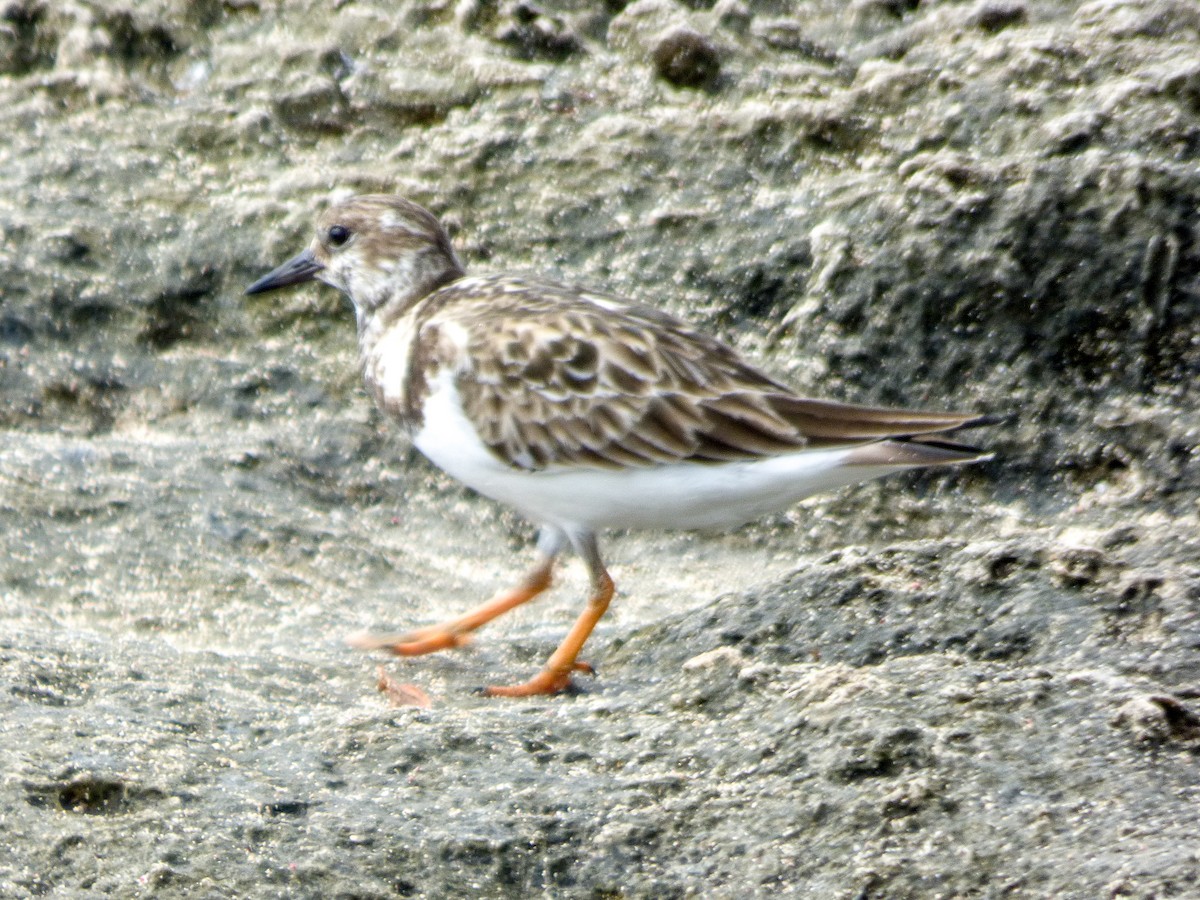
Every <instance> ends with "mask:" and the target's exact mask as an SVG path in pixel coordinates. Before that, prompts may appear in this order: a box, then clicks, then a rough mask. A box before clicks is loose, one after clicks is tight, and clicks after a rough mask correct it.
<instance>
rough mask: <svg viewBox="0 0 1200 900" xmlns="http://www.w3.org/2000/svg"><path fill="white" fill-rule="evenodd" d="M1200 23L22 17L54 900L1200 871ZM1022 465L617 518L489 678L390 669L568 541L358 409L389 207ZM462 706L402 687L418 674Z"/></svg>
mask: <svg viewBox="0 0 1200 900" xmlns="http://www.w3.org/2000/svg"><path fill="white" fill-rule="evenodd" d="M1198 42H1200V9H1198V8H1197V7H1196V5H1195V4H1194V3H1192V2H1184V0H1176V2H1171V0H1160V2H1133V0H1129V2H1121V0H1102V2H1089V3H1071V2H1061V3H1052V2H1034V0H1031V2H1021V0H982V2H974V3H951V2H921V3H891V2H874V0H864V2H855V3H843V2H833V0H829V2H820V0H814V2H806V3H796V4H792V3H782V2H780V3H775V2H769V0H763V2H739V0H720V2H718V3H716V4H715V5H713V6H710V5H709V4H707V3H704V2H692V3H687V4H678V3H674V2H671V0H638V2H634V3H628V4H624V3H621V2H611V3H607V4H593V3H585V2H566V0H564V2H561V3H549V2H548V3H545V4H543V5H542V6H535V5H533V4H531V3H526V2H518V3H496V2H488V0H464V2H459V3H449V2H445V0H414V2H404V3H399V4H384V3H378V4H376V3H369V2H365V0H357V2H355V0H351V2H345V3H327V2H326V3H315V2H311V3H310V2H303V0H302V2H295V3H292V2H289V3H271V2H261V0H247V2H225V3H218V2H215V0H212V2H209V0H206V2H200V3H196V2H183V0H157V2H149V3H137V4H134V3H128V2H119V0H112V2H71V0H67V2H42V0H14V2H10V3H7V4H6V5H4V7H3V9H2V10H0V120H2V125H3V129H4V130H3V138H0V233H2V235H3V240H0V271H2V272H3V281H2V283H0V397H2V398H3V402H2V403H0V688H2V690H0V710H2V711H0V771H2V772H3V779H0V834H2V835H3V843H4V845H5V848H6V852H5V853H4V854H0V896H2V897H5V898H7V897H13V898H24V897H35V896H53V897H101V896H117V897H133V896H150V895H154V896H162V897H176V896H178V897H212V898H217V897H230V896H237V897H250V898H260V897H262V898H265V897H297V896H299V897H343V898H350V897H354V898H365V897H380V898H382V897H395V896H410V897H433V898H440V897H466V896H471V897H474V896H478V897H531V896H547V897H584V898H615V897H647V898H648V897H654V898H669V897H768V896H772V897H774V896H780V895H782V896H796V897H832V898H852V897H853V898H858V897H863V898H865V897H888V898H908V897H911V898H926V897H1001V896H1003V897H1079V898H1095V897H1138V898H1168V897H1194V896H1197V895H1200V845H1198V844H1197V840H1196V835H1197V834H1200V522H1198V521H1197V520H1198V514H1197V509H1198V501H1200V466H1198V465H1197V461H1198V460H1197V457H1198V455H1200V452H1198V450H1197V446H1198V442H1200V414H1198V413H1197V408H1198V406H1200V404H1198V400H1200V398H1198V396H1197V383H1198V376H1200V341H1198V338H1197V334H1198V333H1200V330H1198V327H1197V326H1198V325H1200V244H1198V242H1197V229H1198V226H1200V217H1198V214H1197V206H1198V201H1200V165H1198V164H1197V163H1198V157H1200V59H1198V57H1197V55H1196V49H1195V48H1196V47H1197V45H1198ZM364 190H387V191H397V192H400V193H404V194H406V195H408V196H410V197H412V198H413V199H415V200H417V201H419V202H422V203H424V204H426V205H428V206H429V207H430V208H432V209H433V210H434V211H435V212H437V213H438V214H439V215H440V216H442V217H443V219H444V221H446V222H447V223H448V225H449V227H450V228H451V231H452V233H453V235H454V239H455V243H456V246H457V247H458V248H459V249H460V253H461V256H462V258H463V260H464V262H465V263H466V264H467V266H468V268H469V269H471V270H473V271H477V272H481V271H489V270H493V271H494V270H517V271H528V272H536V273H539V274H544V275H550V276H553V277H559V278H562V279H564V280H567V281H572V282H580V283H586V284H589V285H593V286H597V287H601V288H605V289H607V290H610V291H614V292H617V293H624V294H628V295H632V296H636V297H638V298H640V299H642V300H645V301H648V302H652V303H656V304H659V305H661V306H663V307H664V308H667V309H671V310H674V311H676V312H680V313H682V314H684V315H686V316H687V317H689V318H690V319H691V320H693V321H697V322H700V323H702V324H704V325H705V327H707V328H709V329H711V330H712V331H713V332H715V333H717V334H720V335H722V336H723V337H725V338H726V339H728V340H730V341H732V342H734V343H736V344H738V345H739V346H741V347H742V348H743V349H744V350H745V351H746V352H747V353H748V354H750V355H752V356H753V357H755V358H757V359H759V360H761V361H763V363H764V364H765V365H766V366H767V367H768V368H769V369H771V370H772V371H774V372H776V373H778V374H779V375H780V376H782V377H785V378H787V379H788V380H790V381H791V382H793V383H795V384H796V385H798V386H799V387H801V388H802V389H804V390H806V391H809V392H812V393H814V394H818V395H822V396H827V397H833V398H838V399H847V400H857V401H867V402H882V403H897V404H906V405H914V406H922V405H928V406H942V407H947V408H967V409H978V410H980V411H984V412H992V413H999V414H1011V415H1012V416H1013V419H1012V421H1010V422H1009V423H1007V424H1005V425H1003V426H1000V427H997V428H993V429H991V432H990V433H989V435H988V436H987V438H986V440H987V441H988V443H989V445H990V446H992V447H993V448H994V449H995V450H996V454H997V455H996V459H995V460H994V461H992V462H989V463H987V464H984V465H980V466H976V467H973V468H971V469H970V470H965V471H962V472H958V473H952V474H950V475H944V474H938V475H913V476H908V477H899V478H893V479H891V480H889V481H886V482H882V483H877V484H871V485H866V486H863V487H860V488H856V489H854V490H849V491H846V492H843V493H840V494H836V495H831V496H828V497H820V498H814V499H813V500H811V501H809V502H807V503H806V504H804V505H802V506H800V507H798V508H796V509H795V510H792V511H790V512H789V513H787V514H785V515H780V516H776V517H774V518H772V519H769V520H766V521H763V522H759V523H755V524H753V525H751V526H748V527H746V528H745V529H742V530H740V531H738V532H737V533H734V534H729V535H708V534H686V533H684V534H671V535H667V534H650V535H642V534H618V535H613V536H610V537H609V538H608V540H607V542H606V544H605V549H606V557H607V558H608V559H609V561H610V562H611V567H612V570H613V574H614V577H615V578H616V581H617V584H618V589H619V592H620V593H619V595H618V599H617V601H616V602H615V603H614V605H613V609H612V611H611V613H610V615H609V616H608V617H607V618H606V619H605V621H604V622H603V623H602V625H601V627H600V628H599V629H598V631H597V633H596V635H595V637H594V638H593V640H592V642H591V643H590V644H589V646H588V652H587V656H588V659H589V660H590V661H591V662H592V663H593V664H594V665H595V666H596V668H597V669H598V670H599V674H598V676H597V677H596V678H594V679H591V680H588V681H586V682H584V683H583V691H582V692H581V693H579V694H576V695H572V696H565V697H559V698H553V699H544V700H532V701H528V702H515V703H514V702H497V701H494V700H487V699H485V698H482V697H479V696H477V695H475V694H473V693H472V689H473V688H475V687H476V686H479V685H482V684H486V683H491V682H504V681H512V680H516V679H518V678H523V677H525V676H527V675H528V674H530V673H532V672H533V671H534V670H536V668H537V667H538V666H539V665H540V664H541V661H542V660H543V659H544V658H545V656H546V655H547V654H548V653H549V651H550V650H551V649H552V647H553V646H554V645H555V643H556V642H557V641H558V639H559V638H560V637H561V636H562V634H563V632H564V631H565V629H566V627H567V626H568V624H569V622H570V621H571V620H572V619H573V617H574V615H575V613H576V612H577V610H578V606H579V604H580V602H581V598H582V596H583V593H584V591H585V587H586V586H585V578H584V575H583V572H582V569H581V567H580V566H579V564H578V563H577V562H575V561H570V562H569V563H568V564H567V565H566V566H565V567H564V568H563V571H562V575H561V578H560V580H559V583H558V585H557V587H556V588H555V590H554V591H553V592H552V594H551V595H550V596H549V597H547V598H546V599H545V600H543V601H541V602H540V603H539V604H537V605H536V606H534V607H530V608H528V609H523V610H520V611H518V612H516V613H513V614H512V615H510V616H508V617H506V619H504V620H502V621H501V622H498V623H496V624H495V625H493V626H491V627H490V628H489V629H487V630H486V631H484V632H482V633H481V634H480V635H479V637H478V639H477V641H476V642H475V643H474V644H472V645H471V646H470V647H468V648H466V649H464V650H462V651H459V652H456V653H451V654H442V655H439V656H436V657H429V658H425V659H420V660H413V661H404V662H398V661H393V660H388V659H382V658H376V657H373V656H371V655H369V654H362V653H359V652H356V651H354V650H352V649H350V648H349V647H348V646H346V644H345V641H344V639H345V638H346V636H348V635H350V634H353V633H355V632H357V631H360V630H362V629H388V630H392V629H396V630H400V629H404V628H406V627H409V626H413V625H419V624H425V623H429V622H433V621H436V620H439V619H441V618H444V617H446V616H447V615H449V614H451V613H453V612H457V611H459V610H463V609H466V608H468V607H469V606H471V605H472V604H473V603H476V602H478V601H479V600H481V599H483V598H485V597H487V596H488V595H490V594H491V593H492V592H493V591H494V590H495V589H496V588H497V587H500V586H502V585H506V584H508V583H510V582H511V581H512V580H513V579H514V578H515V577H516V576H517V574H518V573H519V572H520V571H521V570H522V569H523V567H524V566H525V565H526V562H527V560H528V558H529V556H530V554H531V537H532V528H531V527H530V526H529V525H528V524H527V523H523V522H521V521H519V520H517V519H516V518H515V517H513V516H512V515H511V514H509V513H508V512H506V511H504V510H502V509H499V508H497V507H495V506H492V505H490V504H489V503H488V502H486V501H483V500H481V499H479V498H477V497H475V496H473V495H471V494H470V493H469V492H468V491H466V490H465V489H463V488H461V487H458V486H456V485H455V484H453V483H452V482H450V481H449V480H448V479H447V478H445V477H444V476H442V475H441V474H440V473H437V472H436V471H434V470H432V469H430V468H429V467H428V466H427V465H426V464H425V463H423V462H422V461H421V460H420V459H419V458H417V457H416V456H414V455H413V454H412V453H411V452H410V451H409V450H408V449H406V448H405V447H404V446H403V444H402V443H401V441H400V440H399V438H398V436H397V435H396V432H395V430H394V429H393V428H392V427H391V426H390V425H389V423H388V422H387V421H386V420H385V419H383V418H382V417H381V416H380V415H379V414H377V413H376V412H375V411H374V410H372V409H371V407H370V404H369V402H368V400H367V398H366V397H365V395H364V394H363V393H362V391H361V390H360V389H359V386H358V377H357V373H356V365H355V358H354V353H355V344H354V335H353V322H352V317H351V316H350V315H349V313H348V311H347V309H346V308H345V307H344V306H343V302H342V301H341V300H340V299H339V298H338V297H337V296H336V295H335V294H334V293H333V292H332V291H330V290H326V289H317V288H315V287H310V288H306V289H302V290H297V291H293V292H290V293H281V294H269V295H265V296H264V297H257V298H245V297H243V296H241V291H242V289H243V288H244V286H245V285H246V284H248V283H249V282H250V281H251V280H252V279H253V278H254V277H257V276H258V275H260V274H262V273H263V272H264V271H266V269H268V268H270V267H272V266H273V265H275V264H276V263H277V262H280V261H281V260H283V259H285V258H286V257H288V256H290V255H291V254H292V253H293V252H295V251H296V250H297V249H298V248H299V247H300V246H301V244H302V242H304V241H305V240H307V233H308V230H309V228H310V223H311V220H312V216H313V213H314V211H315V210H316V209H318V208H319V207H320V206H321V205H322V204H324V203H326V202H328V201H329V200H331V199H332V198H336V197H339V196H342V195H344V194H346V193H350V192H358V191H364ZM380 665H382V666H383V667H384V673H385V674H386V675H387V676H388V677H389V678H391V679H393V680H394V681H395V682H397V683H401V684H412V685H415V686H416V687H417V688H419V689H420V691H422V692H424V693H425V694H426V695H428V697H429V699H430V701H431V705H430V706H429V707H428V708H420V707H403V708H392V707H389V706H388V703H387V699H386V697H385V696H384V695H383V694H381V693H379V692H377V690H376V681H377V678H378V674H377V669H378V667H379V666H380Z"/></svg>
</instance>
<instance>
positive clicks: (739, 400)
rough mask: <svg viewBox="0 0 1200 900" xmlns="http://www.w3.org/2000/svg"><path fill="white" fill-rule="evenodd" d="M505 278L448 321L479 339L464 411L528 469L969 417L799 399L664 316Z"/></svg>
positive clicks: (629, 462)
mask: <svg viewBox="0 0 1200 900" xmlns="http://www.w3.org/2000/svg"><path fill="white" fill-rule="evenodd" d="M501 285H506V287H505V289H504V290H497V291H495V292H494V293H493V294H492V296H491V297H490V298H489V299H488V301H487V302H476V303H472V302H466V303H462V302H460V303H448V304H447V305H446V306H445V307H443V317H445V318H446V319H450V320H453V321H455V322H456V323H457V324H458V325H460V326H462V327H463V328H465V330H466V331H467V334H468V336H469V337H468V354H469V356H470V366H469V368H468V369H467V370H466V371H464V372H463V373H462V374H461V375H460V376H459V379H458V388H459V392H460V396H461V397H462V402H463V407H464V412H465V413H466V415H467V417H468V418H469V419H470V420H471V421H472V422H473V423H474V424H475V426H476V428H477V430H478V432H479V435H480V437H481V438H482V440H483V442H484V443H485V444H486V445H487V446H488V447H490V448H491V449H492V450H493V451H494V452H495V453H496V454H497V455H498V456H499V457H500V458H501V459H504V460H505V461H507V462H508V463H510V464H511V465H513V466H516V467H519V468H523V469H543V468H546V467H549V466H553V465H557V464H570V465H585V466H595V467H599V468H620V467H624V466H637V467H641V466H652V465H659V464H663V463H671V462H679V461H684V460H694V461H702V462H723V461H732V460H746V459H755V458H759V457H764V456H772V455H777V454H780V453H785V452H789V451H794V450H799V449H803V448H805V447H828V446H838V445H853V444H858V443H863V442H867V441H871V440H877V439H880V438H885V437H894V436H899V435H913V434H925V433H934V432H939V431H945V430H948V429H952V428H955V427H959V426H961V425H963V424H965V423H967V422H968V421H969V420H970V419H971V417H970V416H964V415H957V414H940V413H913V412H906V411H902V410H886V409H874V408H868V407H857V406H849V405H845V404H838V403H830V402H826V401H820V400H810V399H805V398H802V397H797V396H796V395H795V394H793V393H792V392H791V391H790V390H788V388H787V387H786V386H784V385H781V384H779V383H778V382H776V381H774V380H773V379H771V378H770V377H768V376H767V375H765V374H764V373H762V372H760V371H758V370H757V369H755V368H754V367H752V366H750V365H749V364H747V363H745V362H743V361H742V360H741V359H740V358H739V357H738V356H737V354H736V353H735V352H734V351H733V350H731V349H730V348H728V347H726V346H725V345H723V344H721V343H719V342H717V341H715V340H713V339H712V338H710V337H708V336H707V335H704V334H703V333H701V332H699V331H697V330H695V329H694V328H692V327H690V326H688V325H686V324H685V323H683V322H681V321H679V320H678V319H675V318H674V317H671V316H668V315H666V314H664V313H661V312H658V311H656V310H652V309H649V308H645V307H638V306H631V305H627V304H625V303H622V302H620V301H616V300H613V299H611V298H607V297H603V296H600V295H595V294H591V295H584V294H581V293H580V292H578V291H573V290H569V289H567V288H563V287H560V286H557V285H552V284H545V283H531V282H525V281H516V280H510V281H507V282H502V281H499V280H498V281H497V282H496V283H495V285H494V286H495V287H497V288H499V287H500V286H501ZM476 288H478V285H476ZM448 290H453V287H451V288H450V289H448ZM498 313H503V315H498Z"/></svg>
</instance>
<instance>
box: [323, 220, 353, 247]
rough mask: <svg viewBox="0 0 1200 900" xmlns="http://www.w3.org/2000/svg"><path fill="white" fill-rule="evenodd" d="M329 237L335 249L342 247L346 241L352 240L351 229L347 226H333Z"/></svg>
mask: <svg viewBox="0 0 1200 900" xmlns="http://www.w3.org/2000/svg"><path fill="white" fill-rule="evenodd" d="M328 237H329V243H330V244H332V245H333V246H334V247H340V246H342V244H344V243H346V241H348V240H350V229H349V228H347V227H346V226H345V225H331V226H330V228H329V233H328Z"/></svg>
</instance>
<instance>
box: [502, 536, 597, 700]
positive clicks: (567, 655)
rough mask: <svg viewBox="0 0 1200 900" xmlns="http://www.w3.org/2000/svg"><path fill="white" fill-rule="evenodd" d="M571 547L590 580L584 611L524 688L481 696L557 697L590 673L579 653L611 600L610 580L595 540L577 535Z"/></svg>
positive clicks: (518, 686)
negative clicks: (580, 675) (576, 676)
mask: <svg viewBox="0 0 1200 900" xmlns="http://www.w3.org/2000/svg"><path fill="white" fill-rule="evenodd" d="M571 543H572V544H574V545H575V550H576V551H577V552H578V553H579V555H580V556H581V557H583V561H584V562H585V563H586V564H587V567H588V571H589V572H590V573H591V577H592V593H591V595H590V596H589V597H588V603H587V607H586V608H585V609H584V611H583V612H582V613H580V614H579V618H578V619H576V620H575V624H574V625H572V626H571V630H570V631H569V632H567V636H566V637H565V638H563V642H562V643H561V644H559V645H558V649H557V650H555V651H554V653H553V654H551V656H550V658H549V659H548V660H546V665H544V666H543V667H542V671H540V672H538V673H537V674H536V675H534V676H533V678H531V679H529V680H528V681H526V682H525V683H524V684H514V685H505V686H496V685H493V686H491V687H488V688H485V689H484V691H483V692H484V693H485V694H486V695H488V696H489V697H532V696H536V695H538V694H557V693H558V692H559V691H563V690H566V689H567V688H569V687H570V686H571V673H572V672H579V671H583V672H590V671H592V667H591V666H589V665H588V664H587V663H581V662H579V651H580V650H582V649H583V645H584V643H586V642H587V639H588V637H589V636H590V635H591V633H592V630H593V629H594V628H595V627H596V623H597V622H599V621H600V619H602V618H603V617H604V613H605V612H606V611H607V610H608V604H609V601H611V600H612V596H613V590H614V588H613V580H612V578H611V577H610V576H609V574H608V571H607V570H606V569H605V568H604V562H603V561H602V560H601V559H600V549H599V547H598V546H597V545H596V536H595V535H594V534H592V533H590V532H580V533H576V534H573V535H571Z"/></svg>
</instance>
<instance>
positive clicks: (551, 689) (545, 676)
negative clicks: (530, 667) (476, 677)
mask: <svg viewBox="0 0 1200 900" xmlns="http://www.w3.org/2000/svg"><path fill="white" fill-rule="evenodd" d="M573 672H583V673H584V674H586V675H595V674H596V670H595V669H593V668H592V667H591V666H590V665H588V664H587V663H585V662H576V663H571V665H570V666H568V667H566V668H553V669H551V668H545V669H542V671H540V672H538V673H537V674H536V675H534V676H533V677H532V678H530V679H529V680H528V681H526V682H525V683H524V684H512V685H495V684H493V685H489V686H488V687H485V688H483V689H482V690H481V691H480V693H481V694H483V695H484V696H485V697H537V696H544V695H549V694H561V693H574V692H576V691H578V690H579V688H578V686H576V684H575V682H574V681H572V680H571V674H572V673H573Z"/></svg>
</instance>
